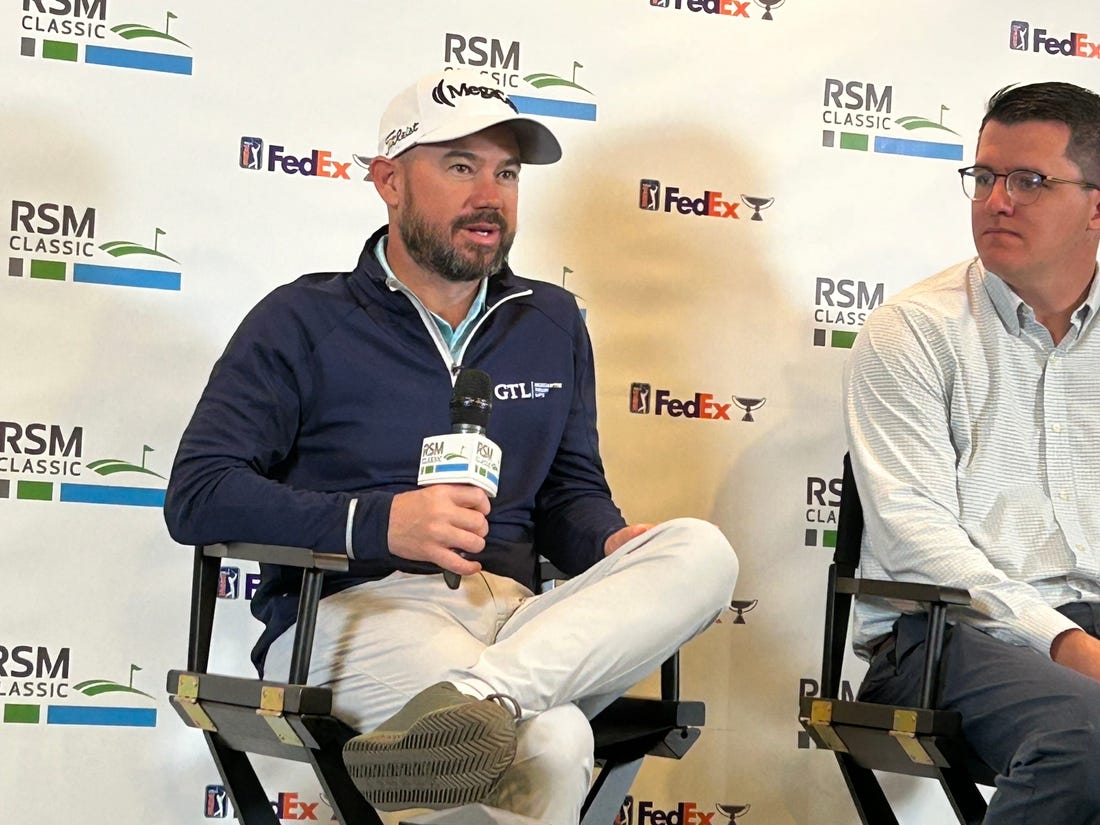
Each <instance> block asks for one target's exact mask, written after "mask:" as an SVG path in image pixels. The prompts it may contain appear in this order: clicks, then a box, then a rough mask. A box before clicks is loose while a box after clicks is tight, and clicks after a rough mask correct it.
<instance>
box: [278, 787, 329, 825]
mask: <svg viewBox="0 0 1100 825" xmlns="http://www.w3.org/2000/svg"><path fill="white" fill-rule="evenodd" d="M320 804H321V803H320V802H301V801H299V799H298V794H296V793H281V794H279V798H278V799H276V800H275V801H274V802H272V803H271V807H272V808H274V809H275V816H276V818H278V819H290V820H295V821H299V820H311V821H313V822H316V821H317V806H318V805H320Z"/></svg>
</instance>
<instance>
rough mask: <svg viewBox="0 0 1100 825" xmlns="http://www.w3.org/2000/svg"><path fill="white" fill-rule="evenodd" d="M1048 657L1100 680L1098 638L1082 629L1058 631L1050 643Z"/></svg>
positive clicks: (1099, 642) (1099, 646)
mask: <svg viewBox="0 0 1100 825" xmlns="http://www.w3.org/2000/svg"><path fill="white" fill-rule="evenodd" d="M1050 658H1051V659H1053V660H1054V661H1056V662H1057V663H1058V664H1060V665H1065V666H1066V667H1068V668H1069V669H1070V670H1076V671H1077V672H1078V673H1083V674H1085V675H1086V676H1090V677H1092V678H1093V679H1096V680H1097V681H1100V640H1097V639H1094V638H1093V637H1092V636H1090V635H1089V634H1088V633H1086V632H1085V631H1083V630H1066V631H1065V632H1063V633H1059V634H1058V635H1057V636H1056V637H1055V639H1054V641H1053V642H1052V643H1051V645H1050Z"/></svg>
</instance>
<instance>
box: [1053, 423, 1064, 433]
mask: <svg viewBox="0 0 1100 825" xmlns="http://www.w3.org/2000/svg"><path fill="white" fill-rule="evenodd" d="M1050 429H1051V430H1052V431H1053V432H1056V433H1060V432H1062V425H1061V424H1052V425H1051V427H1050Z"/></svg>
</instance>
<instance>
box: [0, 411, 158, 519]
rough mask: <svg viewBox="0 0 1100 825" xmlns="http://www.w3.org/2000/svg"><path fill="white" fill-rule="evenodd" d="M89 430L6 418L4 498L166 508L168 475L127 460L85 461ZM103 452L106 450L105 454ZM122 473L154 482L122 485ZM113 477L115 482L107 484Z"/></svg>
mask: <svg viewBox="0 0 1100 825" xmlns="http://www.w3.org/2000/svg"><path fill="white" fill-rule="evenodd" d="M84 440H85V439H84V428H83V427H70V426H62V425H59V424H45V423H41V422H27V421H0V501H2V500H4V499H16V500H22V501H58V502H71V503H76V504H112V505H128V506H136V507H163V506H164V491H165V487H164V486H163V485H164V481H165V479H164V476H162V475H161V474H160V473H157V472H154V471H153V470H151V469H149V468H148V467H146V466H145V462H146V458H147V457H148V455H149V453H151V452H153V448H152V447H150V446H148V445H145V446H143V447H142V451H141V458H140V462H141V463H140V464H135V463H133V462H132V461H131V460H128V459H124V458H100V459H96V460H94V461H87V462H86V461H85V456H84ZM101 455H102V454H101ZM117 476H124V477H126V479H127V480H129V479H133V480H138V479H140V480H142V481H143V482H145V484H146V485H148V486H127V485H124V484H118V483H117V482H116V481H115V479H116V477H117ZM108 477H110V478H111V482H112V483H104V482H105V480H106V479H107V478H108Z"/></svg>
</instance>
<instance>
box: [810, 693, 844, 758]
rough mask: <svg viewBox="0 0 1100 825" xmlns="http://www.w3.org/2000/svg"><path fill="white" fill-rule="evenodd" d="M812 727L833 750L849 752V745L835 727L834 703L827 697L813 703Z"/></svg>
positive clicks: (811, 713) (811, 711)
mask: <svg viewBox="0 0 1100 825" xmlns="http://www.w3.org/2000/svg"><path fill="white" fill-rule="evenodd" d="M810 727H812V728H813V729H814V732H815V733H816V734H817V735H818V736H820V737H821V738H822V740H824V742H825V744H826V745H828V747H829V750H831V751H840V752H841V753H847V752H848V746H847V745H845V744H844V740H843V739H841V738H840V735H839V734H838V733H837V732H836V730H835V729H834V728H833V703H832V702H830V701H828V700H827V699H819V700H817V701H815V702H814V703H813V705H812V706H811V709H810Z"/></svg>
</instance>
